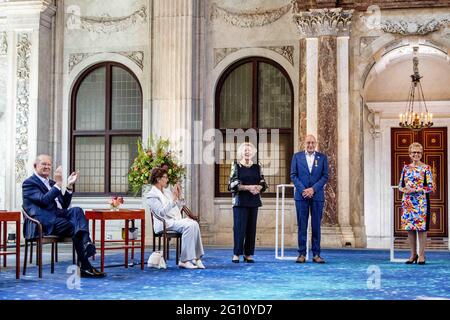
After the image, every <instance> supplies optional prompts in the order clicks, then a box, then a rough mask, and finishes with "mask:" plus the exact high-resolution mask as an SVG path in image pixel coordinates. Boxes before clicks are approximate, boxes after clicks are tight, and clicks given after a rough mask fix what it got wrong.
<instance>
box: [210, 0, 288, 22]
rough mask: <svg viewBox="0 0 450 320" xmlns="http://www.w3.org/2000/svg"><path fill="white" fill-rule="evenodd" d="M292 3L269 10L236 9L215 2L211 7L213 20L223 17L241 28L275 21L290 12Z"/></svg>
mask: <svg viewBox="0 0 450 320" xmlns="http://www.w3.org/2000/svg"><path fill="white" fill-rule="evenodd" d="M291 7H292V5H291V4H287V5H285V6H283V7H280V8H276V9H269V10H253V11H234V10H230V9H225V8H222V7H219V6H218V5H217V4H213V5H212V7H211V20H214V19H216V18H218V17H221V18H223V19H224V20H225V21H226V22H228V23H229V24H231V25H233V26H237V27H241V28H253V27H262V26H265V25H267V24H270V23H273V22H275V21H277V20H278V19H280V18H281V17H282V16H284V15H285V14H286V13H288V12H289V10H290V9H291Z"/></svg>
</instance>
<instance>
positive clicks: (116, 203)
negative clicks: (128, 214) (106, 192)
mask: <svg viewBox="0 0 450 320" xmlns="http://www.w3.org/2000/svg"><path fill="white" fill-rule="evenodd" d="M108 203H109V206H110V207H111V210H119V207H120V205H121V204H123V198H122V197H112V198H111V199H109V201H108Z"/></svg>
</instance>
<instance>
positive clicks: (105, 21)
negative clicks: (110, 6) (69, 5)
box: [66, 7, 147, 33]
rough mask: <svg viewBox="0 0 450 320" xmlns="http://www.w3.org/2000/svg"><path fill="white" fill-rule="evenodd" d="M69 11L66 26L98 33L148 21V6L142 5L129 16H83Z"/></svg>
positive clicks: (125, 28) (123, 28)
mask: <svg viewBox="0 0 450 320" xmlns="http://www.w3.org/2000/svg"><path fill="white" fill-rule="evenodd" d="M68 11H69V12H68V13H67V19H66V27H67V29H69V30H73V29H81V30H85V31H89V32H96V33H113V32H120V31H125V30H127V29H128V28H130V27H131V26H134V25H136V24H137V23H138V22H146V21H147V12H146V8H145V7H142V8H140V9H139V10H137V11H135V12H133V13H132V14H130V15H128V16H123V17H111V16H109V15H108V14H104V15H102V16H100V17H88V16H81V15H80V14H79V13H78V12H76V11H75V10H74V11H70V10H68Z"/></svg>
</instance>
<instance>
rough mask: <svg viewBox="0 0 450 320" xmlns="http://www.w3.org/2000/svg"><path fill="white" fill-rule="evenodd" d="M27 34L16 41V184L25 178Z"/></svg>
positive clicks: (27, 108) (28, 70)
mask: <svg viewBox="0 0 450 320" xmlns="http://www.w3.org/2000/svg"><path fill="white" fill-rule="evenodd" d="M28 36H29V35H28V34H27V33H20V34H18V39H17V70H16V75H17V88H16V90H17V94H16V139H15V140H16V141H15V142H16V159H15V173H16V182H18V183H20V182H22V181H23V180H24V179H25V178H26V176H27V163H28V151H29V145H28V140H29V136H28V125H29V117H30V93H29V78H30V57H31V42H30V40H29V38H28Z"/></svg>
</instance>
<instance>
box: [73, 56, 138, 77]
mask: <svg viewBox="0 0 450 320" xmlns="http://www.w3.org/2000/svg"><path fill="white" fill-rule="evenodd" d="M102 53H116V54H120V55H122V56H124V57H127V58H128V59H130V60H131V61H133V62H134V63H136V64H137V66H138V67H139V68H140V69H141V70H143V69H144V52H143V51H116V52H111V51H110V52H79V53H71V54H70V55H69V72H72V70H73V68H74V67H75V66H76V65H77V64H79V63H80V62H81V61H83V60H85V59H87V58H89V57H92V56H95V55H97V54H102Z"/></svg>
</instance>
